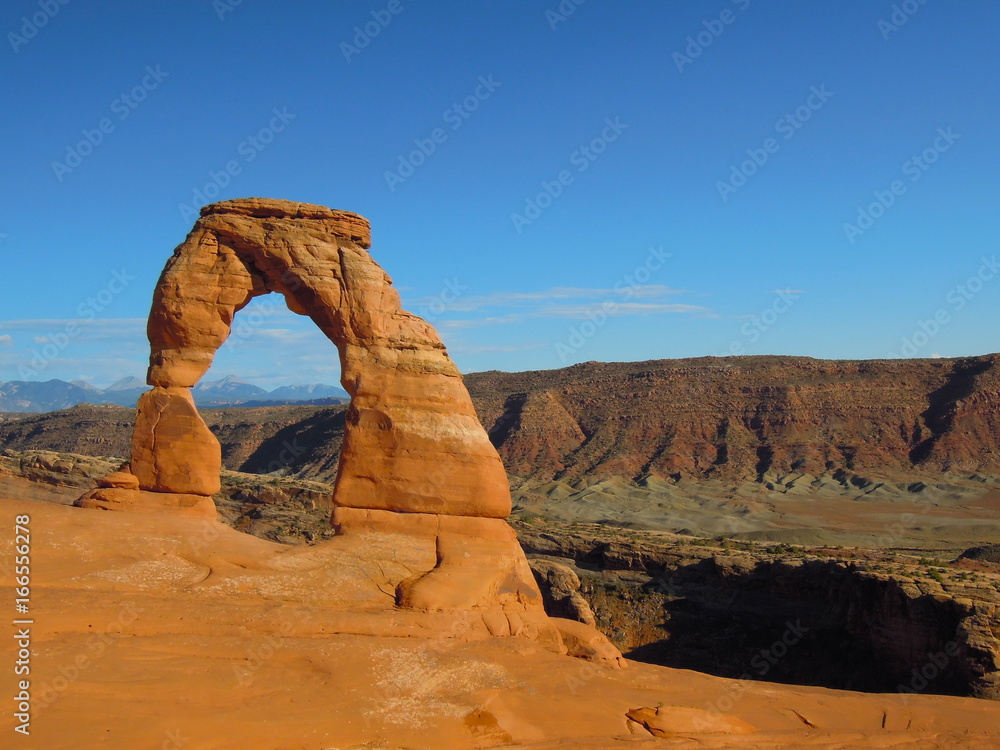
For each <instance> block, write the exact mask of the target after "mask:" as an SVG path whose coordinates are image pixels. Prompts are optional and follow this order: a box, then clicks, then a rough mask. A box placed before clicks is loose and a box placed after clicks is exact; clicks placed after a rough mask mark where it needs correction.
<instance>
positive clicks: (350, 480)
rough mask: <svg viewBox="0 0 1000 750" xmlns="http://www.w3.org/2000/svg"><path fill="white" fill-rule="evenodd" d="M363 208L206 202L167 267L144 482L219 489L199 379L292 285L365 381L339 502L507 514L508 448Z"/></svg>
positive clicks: (355, 379)
mask: <svg viewBox="0 0 1000 750" xmlns="http://www.w3.org/2000/svg"><path fill="white" fill-rule="evenodd" d="M370 245H371V239H370V228H369V225H368V222H367V221H366V220H365V219H364V218H362V217H361V216H358V215H356V214H351V213H347V212H344V211H334V210H331V209H328V208H324V207H322V206H313V205H308V204H303V203H293V202H290V201H279V200H265V199H257V198H246V199H240V200H232V201H224V202H220V203H215V204H212V205H209V206H206V207H205V208H203V209H202V212H201V218H199V220H198V221H197V222H196V223H195V226H194V228H193V229H192V231H191V233H190V234H189V235H188V237H187V239H186V240H185V241H184V242H183V243H182V244H181V245H180V246H179V247H178V248H177V250H176V251H175V252H174V254H173V257H171V258H170V260H169V261H168V262H167V265H166V267H165V268H164V270H163V273H162V274H161V276H160V279H159V282H158V283H157V286H156V291H155V293H154V296H153V305H152V309H151V311H150V314H149V323H148V326H147V334H148V337H149V342H150V366H149V372H148V377H147V381H148V383H149V384H150V385H152V386H153V390H152V391H149V392H147V393H146V394H144V395H143V397H142V398H141V399H140V401H139V405H138V415H137V419H136V427H135V432H134V436H133V447H132V462H131V473H132V474H133V475H134V476H135V477H136V478H137V479H138V483H139V488H140V489H141V490H146V491H151V492H160V493H167V494H180V495H195V496H208V495H211V494H213V493H214V492H217V491H218V476H219V470H220V468H221V454H220V451H219V447H218V443H217V441H216V440H215V438H214V436H213V435H212V434H211V432H210V431H209V430H208V428H207V427H206V426H205V424H204V422H203V421H202V420H201V418H200V416H199V415H198V413H197V410H196V409H195V407H194V402H193V400H192V398H191V394H190V388H191V387H192V386H193V385H195V384H196V383H197V382H198V380H199V379H200V378H201V377H202V376H203V375H204V374H205V372H206V371H207V370H208V368H209V367H210V366H211V364H212V359H213V357H214V356H215V352H216V351H217V350H218V348H219V347H220V346H221V345H222V344H223V342H224V341H225V340H226V338H227V337H228V336H229V333H230V328H231V326H232V323H233V317H234V315H235V314H236V313H237V311H239V310H240V309H242V308H243V307H244V306H245V305H247V304H248V303H249V302H250V300H251V299H253V298H254V297H256V296H259V295H262V294H267V293H269V292H278V293H280V294H283V295H284V297H285V300H286V303H287V305H288V307H289V309H291V310H292V311H293V312H296V313H299V314H302V315H307V316H309V317H310V318H312V320H313V321H314V322H315V323H316V325H317V326H319V328H320V330H321V331H323V333H324V334H325V335H326V336H327V338H329V339H330V341H332V342H333V343H334V344H335V345H336V347H337V349H338V351H339V353H340V363H341V371H342V376H341V383H342V384H343V386H344V388H345V389H346V390H347V391H348V393H350V394H351V404H350V407H349V409H348V412H347V414H346V427H345V433H344V440H343V445H342V447H341V453H340V463H339V468H338V475H337V482H336V485H335V489H334V504H335V505H336V506H340V507H347V508H369V509H376V510H390V511H399V512H408V513H432V514H445V515H457V516H484V517H489V518H504V517H506V516H507V515H508V514H509V512H510V491H509V487H508V484H507V477H506V473H505V472H504V469H503V465H502V463H501V461H500V457H499V456H498V455H497V452H496V450H495V449H494V448H493V446H492V445H491V444H490V442H489V439H488V437H487V435H486V433H485V431H484V430H483V428H482V426H481V425H480V424H479V421H478V419H477V417H476V412H475V409H474V407H473V405H472V400H471V398H470V397H469V394H468V391H467V390H466V389H465V386H464V384H463V383H462V378H461V375H460V373H459V372H458V369H457V368H456V367H455V365H454V363H453V362H452V361H451V359H450V358H449V357H448V354H447V352H446V351H445V348H444V345H443V344H442V343H441V340H440V338H439V337H438V335H437V333H436V332H435V331H434V329H433V327H431V326H430V325H429V324H428V323H427V322H425V321H424V320H422V319H421V318H419V317H417V316H415V315H413V314H411V313H409V312H407V311H405V310H403V309H402V308H401V307H400V301H399V295H398V293H397V292H396V290H395V289H394V288H393V287H392V280H391V279H390V278H389V276H388V275H387V274H386V273H385V271H383V270H382V268H381V267H379V265H378V264H377V263H375V261H374V260H372V258H371V255H370V254H369V253H368V252H367V248H368V247H370Z"/></svg>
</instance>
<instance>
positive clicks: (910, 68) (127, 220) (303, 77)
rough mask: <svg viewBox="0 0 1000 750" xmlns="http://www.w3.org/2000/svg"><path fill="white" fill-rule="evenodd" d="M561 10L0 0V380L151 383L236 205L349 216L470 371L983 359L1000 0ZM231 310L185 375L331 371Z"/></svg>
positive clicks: (296, 322)
mask: <svg viewBox="0 0 1000 750" xmlns="http://www.w3.org/2000/svg"><path fill="white" fill-rule="evenodd" d="M577 2H578V4H577ZM577 2H573V1H572V0H566V1H565V2H563V3H561V4H560V3H559V2H558V1H557V0H552V2H548V3H546V2H519V1H517V0H505V1H504V2H499V1H497V2H482V3H468V2H457V1H455V2H450V1H445V2H433V3H431V2H426V0H393V2H389V0H386V1H385V2H382V0H376V1H375V2H337V3H331V2H325V1H324V2H287V3H275V2H265V1H264V0H243V2H240V3H236V2H235V0H217V1H216V2H213V0H171V1H170V2H167V1H166V0H144V2H141V3H129V4H125V3H113V2H107V1H102V0H86V1H85V0H69V1H68V2H65V4H62V3H61V2H60V1H59V0H41V2H39V0H10V1H9V2H7V3H4V5H3V9H2V11H0V30H2V31H3V33H4V37H5V43H4V45H5V46H0V66H2V71H3V78H2V80H3V88H2V91H3V97H4V100H5V101H4V105H5V112H6V115H5V117H4V118H3V120H2V122H0V128H2V131H3V148H2V149H0V159H2V170H3V175H4V179H3V182H2V187H0V190H2V196H0V197H2V201H0V205H2V209H0V258H2V261H3V268H4V274H3V279H4V288H3V299H4V303H3V305H4V306H3V309H2V310H0V380H12V379H31V380H47V379H49V378H63V379H77V378H82V379H86V380H90V381H91V382H93V383H95V384H97V385H99V386H101V385H107V384H108V383H110V382H112V381H113V380H115V379H117V378H119V377H121V376H124V375H141V374H142V373H143V372H144V368H145V362H146V357H147V354H148V350H147V345H146V341H145V336H144V319H145V316H146V314H147V312H148V309H149V300H150V298H151V294H152V289H153V286H154V284H155V282H156V278H157V276H158V274H159V272H160V270H161V268H162V266H163V264H164V262H165V261H166V259H167V258H168V257H169V255H170V254H171V252H172V250H173V248H174V247H176V245H177V244H179V243H180V242H181V241H182V240H183V238H184V236H185V234H186V233H187V231H188V230H189V228H190V225H191V223H192V219H191V216H192V214H193V211H194V210H195V209H196V208H197V207H198V206H199V205H200V203H201V202H202V201H207V200H210V199H216V200H220V199H226V198H234V197H241V196H268V197H278V198H287V199H292V200H299V201H306V202H312V203H319V204H323V205H327V206H332V207H335V208H340V209H345V210H350V211H356V212H358V213H361V214H363V215H364V216H366V217H368V218H369V219H370V220H371V221H372V224H373V228H374V232H373V234H374V246H373V248H372V254H373V256H374V257H375V259H376V260H377V261H378V262H379V263H380V264H382V265H383V266H384V267H385V268H386V270H387V271H388V272H389V273H390V275H391V276H392V277H393V278H394V280H395V283H396V285H397V286H398V287H399V289H400V291H401V294H402V296H403V299H404V304H405V306H406V307H407V308H408V309H411V310H413V311H414V312H417V313H418V314H422V315H424V316H425V317H427V318H428V319H430V320H431V321H432V322H433V323H434V324H435V325H436V326H437V327H438V329H439V330H440V332H441V335H442V337H443V338H444V340H445V343H446V344H447V345H448V348H449V351H450V352H451V354H452V356H453V357H454V359H455V360H456V361H457V363H458V364H459V367H460V368H461V369H462V370H463V371H465V372H470V371H476V370H487V369H502V370H523V369H547V368H553V367H560V366H564V365H567V364H572V363H574V362H581V361H586V360H604V361H612V360H643V359H659V358H668V357H688V356H704V355H720V354H724V353H730V354H795V355H808V356H813V357H832V358H880V357H886V356H890V355H894V356H921V357H929V356H935V355H943V356H956V355H970V354H981V353H986V352H993V351H997V350H1000V344H998V342H997V334H996V322H997V320H998V319H1000V294H998V291H1000V273H998V271H1000V269H998V268H997V267H996V261H995V258H996V255H997V253H998V251H1000V247H998V245H1000V243H998V237H1000V232H998V230H1000V212H998V209H997V202H998V190H997V185H998V178H997V169H998V165H1000V139H998V138H997V122H998V121H1000V107H998V86H997V81H998V80H1000V78H998V73H1000V69H998V68H1000V62H998V57H997V54H996V29H997V28H1000V7H998V5H997V4H996V3H993V2H986V1H985V0H981V1H978V2H975V1H970V2H964V3H945V2H941V1H940V0H927V2H925V3H923V4H921V3H920V2H919V1H918V0H910V1H909V2H903V3H891V2H881V1H873V0H864V1H863V2H862V1H861V0H843V1H842V2H838V3H790V2H785V3H770V4H765V3H764V2H761V1H760V0H714V1H712V2H708V1H706V2H685V3H679V2H671V3H667V2H653V1H652V0H649V1H636V2H630V3H610V2H607V1H606V0H584V1H583V2H579V0H577ZM567 11H570V12H567ZM387 20H388V22H387V23H386V21H387ZM26 21H27V23H26ZM42 21H44V23H43V24H40V23H38V22H42ZM373 32H374V33H373ZM88 138H89V140H90V141H99V142H98V143H97V144H96V145H94V146H92V147H90V144H88V143H87V142H86V141H87V139H88ZM81 141H83V142H84V144H83V145H82V147H81V146H80V143H81ZM427 152H429V153H427ZM915 157H916V158H915ZM233 165H235V167H234V168H233V169H231V172H232V173H227V172H226V170H227V167H233ZM199 192H200V194H201V195H208V198H200V197H199ZM553 196H554V197H553ZM994 277H996V278H994ZM255 311H256V312H255ZM254 312H255V314H254ZM241 320H243V321H244V325H243V328H242V334H241V335H240V336H238V337H234V340H233V341H232V342H231V343H230V344H227V345H226V346H225V347H224V348H223V350H222V351H221V352H220V354H219V356H218V358H217V360H216V364H215V365H214V366H213V370H212V372H211V373H210V376H209V377H213V378H214V377H221V376H222V375H225V374H228V373H236V374H239V375H241V376H243V377H244V378H246V379H248V380H250V381H252V382H255V383H258V384H261V385H263V386H265V387H275V386H278V385H282V384H287V383H293V382H317V381H325V382H334V381H336V379H337V377H338V370H337V358H336V354H335V352H334V350H333V347H332V345H330V344H329V343H328V342H327V341H326V339H324V338H323V337H322V336H321V335H320V334H319V333H318V332H317V331H315V330H314V329H313V328H312V327H311V323H309V321H308V320H307V319H304V318H299V317H297V316H294V315H292V314H290V313H288V311H287V310H285V309H284V307H283V304H282V302H281V300H280V299H273V298H264V299H262V300H259V301H258V302H255V303H254V305H252V306H251V307H250V308H248V309H247V310H245V311H243V312H242V313H241V315H240V316H239V317H238V318H237V321H238V322H239V321H241Z"/></svg>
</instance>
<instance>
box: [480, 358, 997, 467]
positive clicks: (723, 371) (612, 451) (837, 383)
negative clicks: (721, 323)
mask: <svg viewBox="0 0 1000 750" xmlns="http://www.w3.org/2000/svg"><path fill="white" fill-rule="evenodd" d="M466 382H467V385H468V387H469V390H470V391H471V393H472V395H473V398H474V401H475V404H476V408H477V409H478V410H479V415H480V418H481V419H482V421H483V424H485V425H486V426H487V429H488V430H489V431H490V436H491V438H492V439H493V442H494V444H495V445H497V448H498V450H499V451H500V455H501V457H502V458H503V460H504V464H505V465H506V466H507V469H508V470H509V471H510V472H511V474H513V475H515V476H517V477H522V478H531V479H533V480H537V481H545V480H548V479H551V478H553V477H555V478H559V479H561V480H564V481H569V482H572V481H574V480H576V479H580V478H588V479H593V478H605V477H613V476H622V477H627V478H639V477H641V476H643V475H646V474H653V475H658V476H661V477H669V476H671V475H675V474H680V475H682V476H685V477H694V478H704V477H711V478H719V479H727V480H735V481H743V480H750V481H753V480H757V479H758V478H760V477H761V476H762V475H764V474H766V473H769V472H770V473H774V474H777V475H781V474H786V473H789V472H793V471H794V472H801V473H808V474H813V475H819V474H822V473H824V472H832V471H836V470H840V469H843V470H847V471H850V472H855V473H868V474H870V475H872V476H876V477H880V478H892V477H901V478H905V477H906V476H907V475H908V474H909V473H911V472H912V471H913V470H914V469H918V470H921V471H926V472H942V471H953V472H962V473H968V474H971V473H975V472H979V473H983V474H988V475H993V476H995V475H998V474H1000V440H998V436H1000V355H997V354H993V355H987V356H983V357H970V358H963V359H924V360H873V361H846V360H815V359H809V358H807V357H771V356H767V357H733V358H726V359H720V358H716V357H703V358H700V359H678V360H657V361H650V362H608V363H604V362H586V363H584V364H580V365H575V366H573V367H568V368H565V369H561V370H549V371H541V372H523V373H501V372H483V373H475V374H472V375H470V376H468V377H467V378H466Z"/></svg>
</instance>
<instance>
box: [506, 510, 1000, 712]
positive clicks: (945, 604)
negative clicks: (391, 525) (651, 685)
mask: <svg viewBox="0 0 1000 750" xmlns="http://www.w3.org/2000/svg"><path fill="white" fill-rule="evenodd" d="M515 526H516V528H517V532H518V538H519V539H520V541H521V545H522V546H523V547H524V549H525V550H526V551H527V552H528V553H529V556H531V555H534V556H543V557H544V559H545V560H548V561H559V562H563V563H565V564H569V565H578V566H579V567H578V572H579V575H580V578H581V579H582V582H583V585H582V587H581V593H582V595H583V596H584V598H585V599H586V600H587V601H588V603H589V604H590V605H591V607H592V608H593V612H594V614H595V615H596V618H597V622H598V625H599V626H600V627H601V628H602V629H603V630H604V631H605V632H607V633H609V635H610V637H611V638H612V639H613V640H614V641H615V643H616V645H618V646H619V648H621V649H622V650H623V651H624V652H626V654H627V656H629V658H633V659H638V660H641V661H649V662H652V663H655V664H664V665H669V666H674V667H681V668H685V669H694V670H696V671H703V672H711V673H713V674H717V675H720V676H725V677H731V678H737V679H767V680H770V681H777V682H784V681H787V682H793V683H798V684H812V685H823V686H827V687H838V688H842V689H849V690H862V691H873V692H914V693H920V692H938V693H946V694H955V695H976V696H979V697H983V698H992V699H1000V631H998V628H997V622H998V618H1000V565H996V564H992V563H985V564H979V565H968V564H965V563H963V562H962V561H955V562H951V563H948V562H945V561H941V560H931V561H928V560H925V559H918V558H917V557H916V556H911V555H902V554H896V553H884V552H883V553H880V552H873V551H862V550H849V551H838V550H829V549H823V548H811V549H805V548H785V547H783V546H777V547H775V546H768V545H753V544H749V545H740V544H738V543H737V545H736V546H735V547H733V546H731V545H730V544H729V543H727V544H726V546H725V547H721V548H720V547H719V546H718V545H715V544H713V543H710V542H704V543H701V542H699V543H697V544H694V543H690V542H687V541H685V540H684V539H683V538H678V537H676V536H673V535H666V534H656V533H648V532H622V531H616V530H614V529H611V528H607V527H604V528H600V527H596V526H587V525H574V526H566V525H561V524H545V525H544V527H542V528H539V527H533V526H528V525H524V524H515Z"/></svg>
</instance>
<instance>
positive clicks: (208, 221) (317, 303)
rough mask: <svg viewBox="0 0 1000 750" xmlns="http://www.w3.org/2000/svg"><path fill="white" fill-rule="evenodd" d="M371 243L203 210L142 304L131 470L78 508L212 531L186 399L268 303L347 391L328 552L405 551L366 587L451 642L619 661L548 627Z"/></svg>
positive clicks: (565, 630) (425, 342)
mask: <svg viewBox="0 0 1000 750" xmlns="http://www.w3.org/2000/svg"><path fill="white" fill-rule="evenodd" d="M370 244H371V240H370V229H369V226H368V222H367V221H366V220H365V219H363V218H362V217H360V216H358V215H356V214H351V213H346V212H344V211H334V210H331V209H328V208H324V207H322V206H313V205H309V204H304V203H293V202H290V201H279V200H265V199H259V198H244V199H240V200H231V201H224V202H220V203H215V204H212V205H209V206H205V207H204V208H203V209H202V211H201V217H200V218H199V219H198V221H197V222H196V223H195V225H194V228H193V229H192V230H191V233H190V234H189V235H188V236H187V239H185V241H184V242H183V243H182V244H181V245H180V246H179V247H178V248H177V249H176V250H175V251H174V254H173V257H171V258H170V260H168V261H167V264H166V267H165V268H164V270H163V273H162V274H161V275H160V279H159V281H158V283H157V285H156V291H155V293H154V295H153V304H152V309H151V311H150V314H149V322H148V326H147V334H148V337H149V343H150V358H149V371H148V377H147V382H148V383H149V384H150V385H151V386H153V389H152V390H151V391H148V392H147V393H145V394H143V396H142V397H141V398H140V399H139V403H138V408H137V414H136V422H135V429H134V432H133V438H132V456H131V461H130V463H129V464H127V465H126V466H123V467H122V468H121V469H119V470H118V471H116V472H114V473H112V474H111V475H109V476H107V477H105V478H103V479H102V480H100V482H99V483H98V485H99V486H98V488H97V489H95V490H93V491H91V492H88V493H87V494H85V495H84V496H83V497H81V498H80V499H79V500H77V502H76V505H78V506H81V507H86V508H98V509H103V510H127V511H138V512H155V513H168V514H172V515H187V516H196V517H201V518H204V519H208V520H209V521H212V520H214V519H215V517H216V509H215V504H214V502H213V501H212V497H211V496H212V495H213V494H214V493H216V492H218V491H219V489H220V486H219V485H220V479H219V475H220V471H221V467H222V459H221V450H220V446H219V443H218V441H217V440H216V439H215V436H214V435H213V434H212V433H211V431H210V430H209V429H208V427H207V426H206V425H205V422H204V421H203V420H202V419H201V417H200V416H199V414H198V410H197V409H196V408H195V405H194V400H193V398H192V396H191V387H192V386H194V385H195V384H196V383H197V382H198V380H199V379H200V378H201V377H202V376H203V375H204V374H205V372H206V371H207V370H208V368H209V367H210V366H211V364H212V359H213V357H214V356H215V352H216V351H217V350H218V348H219V347H220V346H221V345H222V343H223V342H224V341H225V340H226V338H227V337H228V336H229V334H230V328H231V326H232V323H233V318H234V316H235V314H236V313H237V312H238V311H239V310H240V309H241V308H243V307H244V306H246V305H247V304H248V303H249V302H250V300H252V299H253V298H254V297H257V296H259V295H262V294H267V293H269V292H278V293H280V294H283V295H284V296H285V300H286V302H287V304H288V307H289V308H290V309H291V310H293V311H294V312H297V313H299V314H302V315H308V316H309V317H310V318H312V320H313V321H314V322H315V323H316V324H317V325H318V326H319V328H320V329H321V330H322V331H323V333H324V334H326V336H327V338H329V339H330V340H331V341H332V342H333V343H334V344H335V345H336V347H337V350H338V351H339V353H340V363H341V370H342V377H341V382H342V383H343V385H344V388H346V389H347V391H348V392H349V393H350V394H351V405H350V407H349V409H348V412H347V415H346V424H345V432H344V439H343V443H342V446H341V452H340V462H339V468H338V475H337V481H336V484H335V486H334V496H333V502H334V511H333V517H332V519H331V520H332V522H333V524H334V525H335V526H336V528H337V531H338V536H337V537H335V538H334V539H333V540H330V541H329V542H326V544H338V543H339V544H340V547H341V548H343V549H344V550H347V551H350V553H351V554H355V555H357V557H358V559H360V558H362V557H365V556H369V557H372V559H374V560H376V561H377V560H378V559H379V558H378V555H379V554H385V550H392V554H391V557H392V561H389V560H386V562H392V563H394V561H395V559H396V551H397V550H399V549H401V548H404V547H405V548H408V549H410V552H411V556H410V560H411V563H410V564H408V565H403V566H402V567H403V568H404V569H405V572H404V573H399V572H398V570H397V573H395V574H393V575H392V576H387V575H386V574H385V573H383V574H382V575H383V577H384V580H382V581H381V582H380V583H379V584H378V585H377V588H378V590H379V592H380V593H381V594H383V595H384V594H387V593H390V591H389V590H386V589H387V587H391V589H390V590H391V591H392V592H394V596H393V599H394V606H398V607H402V608H406V609H409V610H420V611H422V612H431V611H434V612H442V611H443V612H450V613H452V615H451V616H453V617H455V618H456V619H453V620H452V621H451V622H452V626H451V632H452V635H453V637H461V633H463V632H465V627H466V626H467V625H469V624H470V623H472V625H473V628H472V631H471V632H473V633H474V632H475V631H476V627H478V629H479V631H480V633H485V634H487V635H493V636H503V635H520V636H526V637H529V638H534V639H537V640H539V641H540V642H542V643H543V644H544V645H546V646H547V647H549V648H552V649H553V650H556V651H558V652H560V653H566V652H567V651H568V652H569V653H571V654H574V655H578V656H583V657H586V658H591V659H597V660H601V661H605V662H608V663H610V664H612V665H616V666H618V665H624V662H623V661H622V660H621V654H620V652H619V651H618V650H617V649H616V648H615V647H614V646H612V645H611V643H610V642H609V641H608V640H607V639H606V638H604V636H603V635H601V634H600V633H598V632H597V631H596V630H594V629H593V628H591V627H589V626H587V625H584V624H583V623H578V622H570V621H561V620H558V619H550V618H548V617H547V616H546V615H545V611H544V609H543V606H542V598H541V594H540V593H539V591H538V586H537V584H536V583H535V580H534V577H533V576H532V574H531V570H530V569H529V567H528V563H527V560H526V559H525V556H524V552H523V551H522V550H521V547H520V545H519V544H518V541H517V537H516V536H515V534H514V532H513V530H512V529H511V527H510V526H508V525H507V524H506V523H505V522H504V520H503V519H504V518H506V516H507V515H508V514H509V513H510V508H511V503H510V490H509V486H508V484H507V475H506V473H505V471H504V468H503V464H502V463H501V461H500V457H499V455H498V454H497V452H496V450H495V449H494V448H493V446H492V444H491V443H490V442H489V439H488V437H487V435H486V431H485V430H484V429H483V428H482V426H481V425H480V424H479V421H478V419H477V418H476V413H475V410H474V408H473V406H472V400H471V398H470V397H469V394H468V391H466V389H465V386H464V384H463V383H462V377H461V374H460V373H459V372H458V369H457V368H456V367H455V365H454V363H453V362H452V361H451V359H450V358H449V357H448V354H447V352H446V351H445V348H444V345H443V344H442V343H441V340H440V338H439V337H438V335H437V333H436V332H435V331H434V329H433V328H432V327H431V326H430V325H429V324H428V323H426V322H425V321H423V320H422V319H420V318H418V317H417V316H415V315H412V314H410V313H408V312H406V311H405V310H403V309H402V308H401V307H400V302H399V295H398V294H397V293H396V291H395V290H394V289H393V288H392V281H391V279H390V278H389V277H388V275H386V273H385V272H384V271H383V270H382V269H381V268H380V267H379V266H378V264H376V263H375V261H374V260H372V258H371V256H370V255H369V254H368V252H367V248H368V247H369V246H370ZM345 537H346V538H345ZM414 550H415V552H414ZM380 551H381V552H380ZM414 555H415V557H414ZM378 567H379V569H380V570H381V566H378ZM396 568H397V569H398V568H399V566H398V565H396ZM456 613H458V614H456ZM463 618H464V619H463ZM469 618H472V619H471V620H470V619H469ZM476 622H478V626H475V623H476ZM376 629H377V628H376Z"/></svg>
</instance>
